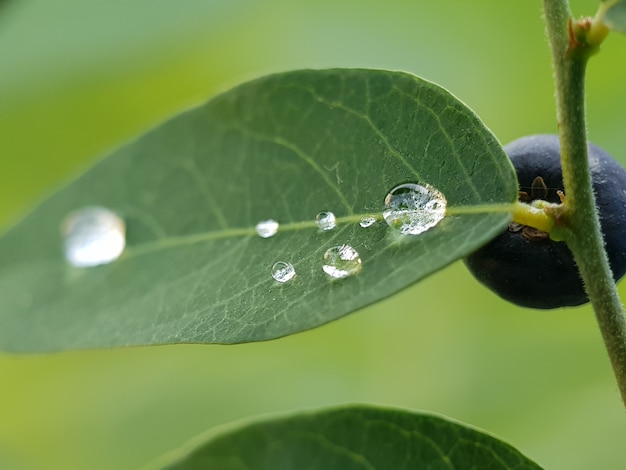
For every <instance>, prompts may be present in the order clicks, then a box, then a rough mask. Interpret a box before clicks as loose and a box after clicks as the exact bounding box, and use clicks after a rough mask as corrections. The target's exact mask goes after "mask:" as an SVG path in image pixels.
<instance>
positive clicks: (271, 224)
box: [255, 219, 278, 238]
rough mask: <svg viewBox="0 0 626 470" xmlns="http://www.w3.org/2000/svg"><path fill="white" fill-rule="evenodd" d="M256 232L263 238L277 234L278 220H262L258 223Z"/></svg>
mask: <svg viewBox="0 0 626 470" xmlns="http://www.w3.org/2000/svg"><path fill="white" fill-rule="evenodd" d="M255 229H256V233H257V234H258V235H259V237H261V238H270V237H273V236H274V235H276V232H278V222H276V221H275V220H274V219H267V220H262V221H261V222H259V223H258V224H256V227H255Z"/></svg>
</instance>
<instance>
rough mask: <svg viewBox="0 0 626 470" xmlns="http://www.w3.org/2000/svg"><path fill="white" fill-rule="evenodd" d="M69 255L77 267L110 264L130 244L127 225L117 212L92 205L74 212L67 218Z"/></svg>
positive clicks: (64, 225)
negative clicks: (127, 243)
mask: <svg viewBox="0 0 626 470" xmlns="http://www.w3.org/2000/svg"><path fill="white" fill-rule="evenodd" d="M61 232H62V235H63V239H64V251H65V259H66V260H67V262H68V263H69V264H71V265H72V266H76V267H80V268H83V267H90V266H98V265H101V264H108V263H111V262H112V261H115V260H116V259H117V258H119V257H120V255H121V254H122V252H123V251H124V247H125V246H126V225H125V224H124V221H123V220H122V219H121V218H120V217H119V216H118V215H117V214H115V213H114V212H112V211H110V210H109V209H106V208H104V207H98V206H89V207H84V208H82V209H79V210H76V211H73V212H71V213H70V214H68V215H67V217H66V218H65V219H64V220H63V223H62V225H61Z"/></svg>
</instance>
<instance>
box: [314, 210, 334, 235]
mask: <svg viewBox="0 0 626 470" xmlns="http://www.w3.org/2000/svg"><path fill="white" fill-rule="evenodd" d="M315 224H316V225H317V226H318V227H319V228H320V230H324V231H326V230H332V229H334V228H335V226H336V225H337V222H336V220H335V214H333V213H332V212H320V213H319V214H317V216H315Z"/></svg>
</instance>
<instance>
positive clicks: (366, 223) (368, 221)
mask: <svg viewBox="0 0 626 470" xmlns="http://www.w3.org/2000/svg"><path fill="white" fill-rule="evenodd" d="M375 223H376V217H374V216H373V215H364V216H363V217H361V221H360V222H359V225H360V226H361V227H363V228H367V227H371V226H372V225H374V224H375Z"/></svg>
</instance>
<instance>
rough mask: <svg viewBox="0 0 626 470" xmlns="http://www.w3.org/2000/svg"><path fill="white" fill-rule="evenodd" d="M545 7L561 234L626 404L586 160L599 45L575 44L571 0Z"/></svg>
mask: <svg viewBox="0 0 626 470" xmlns="http://www.w3.org/2000/svg"><path fill="white" fill-rule="evenodd" d="M543 5H544V12H545V20H546V26H547V31H548V39H549V41H550V47H551V51H552V61H553V66H554V74H555V84H556V102H557V119H558V126H559V138H560V142H561V164H562V168H563V183H564V189H565V194H566V195H567V197H566V199H565V201H564V204H563V206H562V212H561V216H562V218H563V219H564V220H563V226H562V228H561V233H562V234H563V238H564V240H565V242H566V243H567V244H568V246H569V248H570V250H571V251H572V253H573V255H574V259H575V261H576V264H577V266H578V269H579V271H580V275H581V277H582V279H583V282H584V284H585V290H586V291H587V295H588V296H589V300H590V301H591V304H592V306H593V309H594V311H595V314H596V319H597V321H598V325H599V327H600V331H601V333H602V337H603V339H604V344H605V346H606V349H607V352H608V355H609V358H610V360H611V365H612V366H613V371H614V373H615V377H616V379H617V384H618V386H619V390H620V393H621V396H622V401H623V402H624V405H625V406H626V321H625V320H624V312H623V310H622V305H621V302H620V299H619V296H618V294H617V290H616V288H615V283H614V282H613V276H612V273H611V270H610V268H609V262H608V258H607V255H606V251H605V250H604V244H603V239H602V232H601V230H600V222H599V217H598V212H597V210H596V204H595V198H594V194H593V190H592V186H591V173H590V171H589V162H588V156H587V135H586V124H585V70H586V65H587V60H588V59H589V57H590V56H591V55H592V53H593V52H595V51H593V49H597V47H598V46H599V43H596V44H594V45H593V46H594V47H592V48H590V47H589V45H588V44H585V43H584V42H581V41H580V40H577V39H578V38H577V37H576V34H575V33H576V31H575V30H574V34H573V29H572V28H573V26H572V25H574V24H575V23H574V20H573V19H572V16H571V13H570V9H569V4H568V2H567V0H543ZM600 21H601V18H600ZM574 29H575V28H574ZM600 36H601V35H600ZM600 36H595V35H594V36H593V37H594V38H595V39H598V38H600ZM601 39H604V38H603V37H601Z"/></svg>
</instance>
